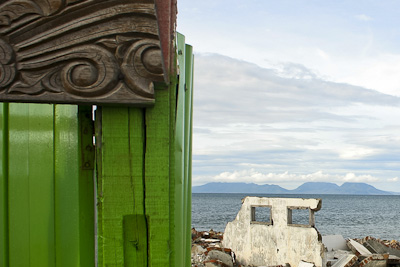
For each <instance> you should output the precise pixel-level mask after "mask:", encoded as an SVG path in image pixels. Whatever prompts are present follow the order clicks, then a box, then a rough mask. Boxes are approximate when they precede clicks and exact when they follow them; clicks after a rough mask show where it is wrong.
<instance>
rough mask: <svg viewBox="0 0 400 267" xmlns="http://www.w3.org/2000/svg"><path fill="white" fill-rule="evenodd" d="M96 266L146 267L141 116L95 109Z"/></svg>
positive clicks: (132, 111)
mask: <svg viewBox="0 0 400 267" xmlns="http://www.w3.org/2000/svg"><path fill="white" fill-rule="evenodd" d="M98 115H99V116H97V117H98V118H96V120H101V122H99V121H98V124H99V127H97V130H96V131H97V133H96V135H97V136H98V139H99V140H100V139H101V144H99V147H100V149H99V151H98V160H101V164H100V165H99V168H98V172H99V173H100V176H99V182H98V196H99V199H100V203H99V207H98V209H99V213H98V227H100V228H101V229H99V231H98V233H99V237H98V244H99V255H98V257H99V266H125V267H130V266H147V226H146V224H147V221H146V218H145V206H144V205H145V204H144V195H145V192H144V188H145V186H144V178H143V177H144V146H145V137H144V132H145V130H144V113H143V110H142V109H140V108H130V109H128V108H109V107H102V108H101V109H100V110H98Z"/></svg>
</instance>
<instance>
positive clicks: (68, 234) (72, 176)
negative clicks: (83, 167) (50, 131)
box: [54, 105, 80, 267]
mask: <svg viewBox="0 0 400 267" xmlns="http://www.w3.org/2000/svg"><path fill="white" fill-rule="evenodd" d="M77 112H78V111H77V107H76V106H69V105H55V117H54V123H55V129H54V146H55V147H54V149H55V152H54V153H55V187H54V189H55V227H56V229H55V230H56V231H55V233H56V266H57V267H68V266H79V265H77V262H78V260H79V256H80V255H79V248H80V247H79V209H78V208H77V207H78V206H79V179H78V178H79V155H78V114H77Z"/></svg>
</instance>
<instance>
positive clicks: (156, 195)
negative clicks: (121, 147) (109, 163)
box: [145, 90, 173, 266]
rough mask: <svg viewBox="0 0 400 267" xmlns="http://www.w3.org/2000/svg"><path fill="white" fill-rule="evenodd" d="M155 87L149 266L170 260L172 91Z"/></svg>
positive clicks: (148, 169)
mask: <svg viewBox="0 0 400 267" xmlns="http://www.w3.org/2000/svg"><path fill="white" fill-rule="evenodd" d="M171 91H172V90H156V91H155V92H156V99H157V105H155V106H154V107H152V108H148V109H147V110H146V155H145V183H146V196H145V207H146V214H147V216H148V224H149V226H148V229H149V230H148V231H149V232H148V240H149V266H168V265H169V262H170V258H169V257H170V253H171V251H172V248H171V246H170V228H169V222H170V195H169V192H170V188H169V186H170V164H173V162H171V161H170V144H171V142H172V141H171V139H172V138H171V136H170V133H171V132H170V131H171V129H172V123H173V122H172V121H171V117H170V116H169V113H168V112H166V111H169V110H170V92H171Z"/></svg>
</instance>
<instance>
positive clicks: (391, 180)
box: [387, 177, 399, 183]
mask: <svg viewBox="0 0 400 267" xmlns="http://www.w3.org/2000/svg"><path fill="white" fill-rule="evenodd" d="M387 181H388V182H393V183H395V182H398V181H399V177H394V178H391V179H387Z"/></svg>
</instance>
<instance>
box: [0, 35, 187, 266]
mask: <svg viewBox="0 0 400 267" xmlns="http://www.w3.org/2000/svg"><path fill="white" fill-rule="evenodd" d="M177 64H178V65H177V66H176V69H177V70H179V75H177V73H172V74H171V76H170V84H169V85H168V86H165V85H161V84H157V85H156V86H155V87H156V88H155V99H156V104H155V105H154V106H153V107H149V108H137V107H136V108H133V107H130V108H129V107H98V109H97V111H96V120H95V126H93V121H92V112H91V107H78V106H74V105H48V104H18V103H13V104H8V103H4V104H0V267H20V266H21V267H36V266H37V267H39V266H40V267H46V266H55V267H75V266H76V267H88V266H89V267H90V266H95V242H97V252H98V254H97V260H98V266H100V267H114V266H115V267H116V266H121V267H122V266H123V267H130V266H139V267H147V266H162V267H164V266H171V267H179V266H182V267H183V266H190V248H191V246H190V245H191V244H190V242H191V238H190V236H191V235H190V228H191V143H192V139H191V136H192V130H191V129H192V109H193V108H192V105H193V95H192V91H193V90H192V76H193V55H192V48H191V46H189V45H186V44H185V40H184V36H183V35H180V34H178V36H177ZM93 127H94V128H95V129H93ZM93 133H95V143H96V156H95V149H94V146H93ZM95 157H96V160H95ZM95 174H96V176H95V177H96V179H94V178H93V177H94V175H95ZM94 180H96V184H94ZM95 196H96V197H97V203H96V204H95V203H94V199H95ZM96 212H97V217H96ZM95 220H96V222H97V240H96V241H95V236H94V232H95Z"/></svg>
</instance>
